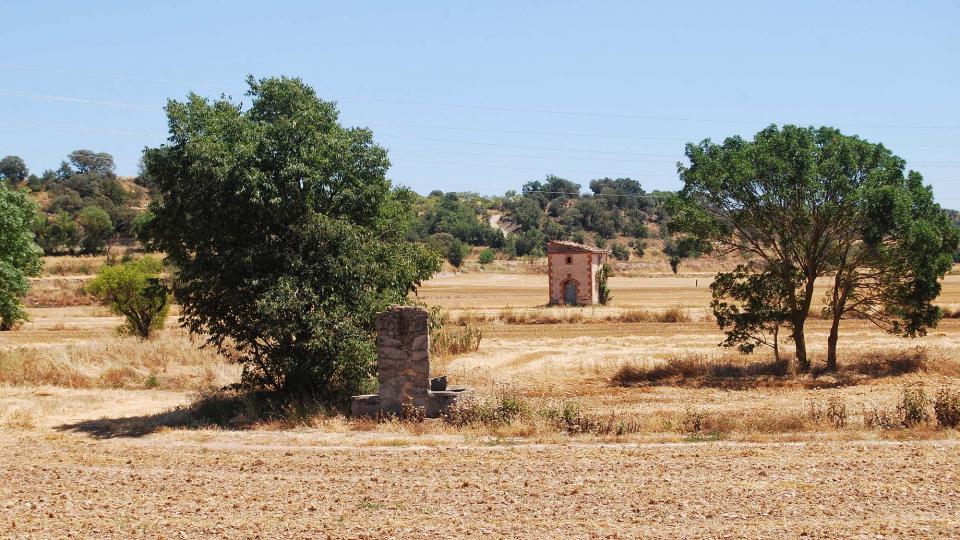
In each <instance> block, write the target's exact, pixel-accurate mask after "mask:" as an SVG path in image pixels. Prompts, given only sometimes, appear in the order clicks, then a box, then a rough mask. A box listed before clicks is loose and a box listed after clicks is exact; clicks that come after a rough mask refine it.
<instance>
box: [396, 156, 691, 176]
mask: <svg viewBox="0 0 960 540" xmlns="http://www.w3.org/2000/svg"><path fill="white" fill-rule="evenodd" d="M402 161H403V162H410V163H426V164H430V165H456V166H463V167H483V168H490V169H507V170H514V171H536V172H539V173H541V174H543V172H544V170H545V169H546V168H545V167H511V166H507V165H490V164H485V163H463V162H457V161H430V160H422V159H403V160H402ZM553 172H558V173H564V174H570V173H572V174H586V175H590V176H594V177H597V178H599V177H604V176H631V175H629V174H627V175H611V174H610V173H609V172H605V173H598V172H595V171H575V170H570V169H566V170H562V171H556V170H555V171H553ZM633 176H640V177H644V178H672V179H674V180H676V179H677V177H676V176H674V175H669V174H643V175H639V174H635V175H633Z"/></svg>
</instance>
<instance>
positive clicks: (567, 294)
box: [547, 240, 609, 306]
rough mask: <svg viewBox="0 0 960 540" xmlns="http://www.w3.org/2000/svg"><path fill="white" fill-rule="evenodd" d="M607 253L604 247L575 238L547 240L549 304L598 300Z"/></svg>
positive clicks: (582, 303)
mask: <svg viewBox="0 0 960 540" xmlns="http://www.w3.org/2000/svg"><path fill="white" fill-rule="evenodd" d="M608 254H609V252H608V251H607V250H605V249H600V248H596V247H593V246H586V245H583V244H578V243H576V242H565V241H560V240H554V241H551V242H548V243H547V267H548V268H549V270H548V272H549V274H550V305H557V304H565V305H578V306H588V305H592V304H597V303H599V302H600V298H599V296H600V294H599V288H598V287H597V272H599V271H600V266H601V265H603V263H604V261H606V258H607V256H608Z"/></svg>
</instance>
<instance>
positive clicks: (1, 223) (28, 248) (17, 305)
mask: <svg viewBox="0 0 960 540" xmlns="http://www.w3.org/2000/svg"><path fill="white" fill-rule="evenodd" d="M36 212H37V206H36V203H34V202H33V200H32V199H31V198H30V197H29V196H28V195H27V194H26V192H24V191H22V190H16V189H13V188H10V187H8V186H6V185H3V184H0V330H9V329H10V328H12V327H13V326H14V325H15V324H16V323H17V322H19V321H21V320H24V319H26V317H27V314H26V312H25V311H24V310H23V306H22V305H21V299H22V298H23V296H24V295H25V294H27V290H28V288H29V282H28V281H27V277H29V276H35V275H37V274H39V273H40V268H41V260H40V256H41V255H42V254H43V252H42V250H41V249H40V247H39V246H38V245H37V244H36V242H35V241H34V239H33V223H34V220H35V219H36Z"/></svg>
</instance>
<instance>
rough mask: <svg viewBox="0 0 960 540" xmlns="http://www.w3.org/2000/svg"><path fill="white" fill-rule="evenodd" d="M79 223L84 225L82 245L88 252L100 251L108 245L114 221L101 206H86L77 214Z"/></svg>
mask: <svg viewBox="0 0 960 540" xmlns="http://www.w3.org/2000/svg"><path fill="white" fill-rule="evenodd" d="M77 223H79V224H80V226H81V227H83V240H82V242H81V243H82V245H83V249H84V251H86V252H87V253H100V252H102V251H103V250H104V248H106V247H107V240H108V239H109V238H110V235H111V234H113V221H111V220H110V214H108V213H107V212H106V211H105V210H104V209H103V208H100V207H99V206H95V205H90V206H87V207H84V208H83V209H82V210H80V212H79V213H78V214H77Z"/></svg>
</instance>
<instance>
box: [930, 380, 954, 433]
mask: <svg viewBox="0 0 960 540" xmlns="http://www.w3.org/2000/svg"><path fill="white" fill-rule="evenodd" d="M933 414H934V416H935V417H936V418H937V425H938V426H940V427H941V428H944V429H946V428H956V427H960V394H958V393H957V392H954V391H952V390H950V389H949V388H941V389H940V390H939V391H938V392H937V395H936V397H934V398H933Z"/></svg>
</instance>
